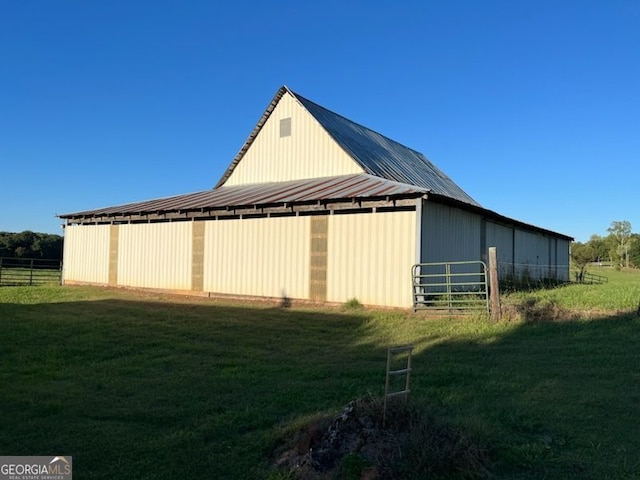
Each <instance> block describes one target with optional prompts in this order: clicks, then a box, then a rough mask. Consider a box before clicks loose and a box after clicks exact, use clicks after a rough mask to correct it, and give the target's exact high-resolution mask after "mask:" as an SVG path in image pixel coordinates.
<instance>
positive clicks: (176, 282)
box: [118, 222, 193, 290]
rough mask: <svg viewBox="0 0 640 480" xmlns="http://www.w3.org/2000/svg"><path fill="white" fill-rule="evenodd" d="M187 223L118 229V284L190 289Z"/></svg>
mask: <svg viewBox="0 0 640 480" xmlns="http://www.w3.org/2000/svg"><path fill="white" fill-rule="evenodd" d="M191 230H192V224H191V222H176V223H154V224H134V225H121V226H120V252H119V253H120V255H119V258H118V284H119V285H126V286H131V287H145V288H163V289H172V290H190V289H191V266H192V265H191V260H192V255H191V253H192V252H191V250H192V247H193V245H192V241H191V240H192V239H191V233H192V232H191Z"/></svg>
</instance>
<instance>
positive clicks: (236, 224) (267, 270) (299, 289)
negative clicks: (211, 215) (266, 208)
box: [204, 217, 309, 298]
mask: <svg viewBox="0 0 640 480" xmlns="http://www.w3.org/2000/svg"><path fill="white" fill-rule="evenodd" d="M308 244H309V218H308V217H283V218H260V219H247V220H224V221H211V222H207V223H206V226H205V247H204V255H205V265H204V289H205V291H209V292H214V293H225V294H236V295H252V296H262V297H283V296H287V297H289V298H307V295H308V291H309V245H308Z"/></svg>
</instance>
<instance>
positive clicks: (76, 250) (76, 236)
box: [63, 225, 110, 285]
mask: <svg viewBox="0 0 640 480" xmlns="http://www.w3.org/2000/svg"><path fill="white" fill-rule="evenodd" d="M109 228H110V226H109V225H70V226H67V227H66V228H65V231H64V263H63V279H64V281H70V282H71V281H75V282H87V283H97V284H104V285H106V284H108V283H109Z"/></svg>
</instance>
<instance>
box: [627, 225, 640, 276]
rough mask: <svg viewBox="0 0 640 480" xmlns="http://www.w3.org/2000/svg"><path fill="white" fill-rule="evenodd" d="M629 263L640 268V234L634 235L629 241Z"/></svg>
mask: <svg viewBox="0 0 640 480" xmlns="http://www.w3.org/2000/svg"><path fill="white" fill-rule="evenodd" d="M629 261H630V262H631V264H632V265H633V266H634V267H636V268H640V234H637V233H634V234H632V235H631V239H630V241H629Z"/></svg>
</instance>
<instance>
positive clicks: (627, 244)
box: [571, 220, 640, 274]
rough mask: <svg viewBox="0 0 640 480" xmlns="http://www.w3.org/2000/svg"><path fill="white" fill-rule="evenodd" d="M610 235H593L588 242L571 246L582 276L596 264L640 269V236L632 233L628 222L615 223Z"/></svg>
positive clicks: (574, 243) (572, 254)
mask: <svg viewBox="0 0 640 480" xmlns="http://www.w3.org/2000/svg"><path fill="white" fill-rule="evenodd" d="M607 232H609V235H607V236H606V237H602V236H600V235H595V234H594V235H591V238H589V241H588V242H585V243H580V242H573V243H572V244H571V260H573V262H574V264H575V265H576V267H578V269H579V271H580V273H581V274H583V273H584V271H585V269H586V267H587V266H588V265H589V264H591V263H594V262H607V263H610V264H611V265H613V266H615V267H618V268H622V267H626V268H630V267H634V268H640V234H638V233H633V232H632V231H631V223H630V222H628V221H627V220H622V221H613V222H611V225H610V226H609V228H607Z"/></svg>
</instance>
